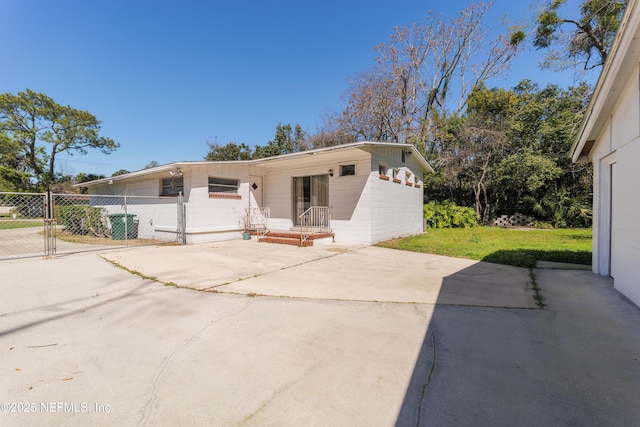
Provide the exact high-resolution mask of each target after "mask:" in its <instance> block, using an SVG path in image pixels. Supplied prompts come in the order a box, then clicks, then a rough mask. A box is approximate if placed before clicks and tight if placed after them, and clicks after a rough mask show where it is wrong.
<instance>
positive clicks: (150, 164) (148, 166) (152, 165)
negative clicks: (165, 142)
mask: <svg viewBox="0 0 640 427" xmlns="http://www.w3.org/2000/svg"><path fill="white" fill-rule="evenodd" d="M158 166H160V163H158V162H156V161H155V160H151V161H150V162H149V163H147V164H146V165H144V168H143V169H151V168H157V167H158Z"/></svg>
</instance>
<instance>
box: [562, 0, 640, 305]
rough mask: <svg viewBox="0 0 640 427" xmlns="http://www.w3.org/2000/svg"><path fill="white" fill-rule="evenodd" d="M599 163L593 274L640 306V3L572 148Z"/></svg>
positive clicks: (629, 14)
mask: <svg viewBox="0 0 640 427" xmlns="http://www.w3.org/2000/svg"><path fill="white" fill-rule="evenodd" d="M570 154H571V157H572V160H573V161H574V162H581V161H589V162H592V163H593V169H594V174H593V271H594V272H595V273H596V274H599V275H602V276H611V277H612V278H613V283H614V287H615V288H616V289H618V290H619V291H620V292H621V293H622V294H624V295H625V296H626V297H628V298H629V299H630V300H632V301H633V302H634V303H635V304H637V305H640V191H638V187H637V186H638V184H639V183H640V166H639V165H638V163H639V162H640V4H639V3H638V0H630V1H629V3H628V5H627V9H626V11H625V13H624V15H623V18H622V21H621V23H620V27H619V29H618V32H617V34H616V37H615V39H614V42H613V45H612V47H611V50H610V52H609V56H608V57H607V60H606V62H605V64H604V66H603V69H602V72H601V74H600V78H599V79H598V83H597V84H596V87H595V91H594V94H593V97H592V98H591V101H590V103H589V106H588V108H587V112H586V116H585V120H584V122H583V124H582V127H581V129H580V132H579V134H578V138H577V139H576V141H575V142H574V144H573V146H572V148H571V152H570Z"/></svg>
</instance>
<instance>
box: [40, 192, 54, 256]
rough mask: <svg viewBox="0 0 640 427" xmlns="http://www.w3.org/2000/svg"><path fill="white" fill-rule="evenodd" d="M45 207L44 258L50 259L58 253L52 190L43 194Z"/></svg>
mask: <svg viewBox="0 0 640 427" xmlns="http://www.w3.org/2000/svg"><path fill="white" fill-rule="evenodd" d="M43 199H44V200H43V208H44V258H45V259H50V258H51V257H52V256H53V255H55V253H56V217H55V213H54V206H53V194H52V193H51V191H49V190H47V192H46V193H45V194H44V196H43Z"/></svg>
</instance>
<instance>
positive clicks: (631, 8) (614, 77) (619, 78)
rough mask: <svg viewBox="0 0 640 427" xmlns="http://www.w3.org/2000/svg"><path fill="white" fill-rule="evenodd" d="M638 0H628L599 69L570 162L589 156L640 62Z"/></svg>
mask: <svg viewBox="0 0 640 427" xmlns="http://www.w3.org/2000/svg"><path fill="white" fill-rule="evenodd" d="M638 1H639V0H629V3H628V4H627V8H626V10H625V12H624V15H623V17H622V20H621V21H620V26H619V27H618V31H617V32H616V36H615V38H614V41H613V44H612V46H611V50H610V51H609V55H608V57H607V60H606V62H605V64H604V66H603V68H602V71H601V73H600V77H599V78H598V82H597V83H596V87H595V90H594V92H593V95H592V97H591V100H590V102H589V105H588V106H587V110H586V113H585V117H584V119H583V121H582V125H581V127H580V130H579V132H578V136H577V138H576V139H575V141H574V142H573V144H572V146H571V149H570V151H569V155H570V157H571V160H572V161H573V162H580V161H587V160H592V159H591V152H592V150H593V147H594V145H595V142H596V140H597V138H598V137H599V135H600V133H601V132H602V130H603V127H604V126H605V125H606V123H607V121H608V120H609V117H610V115H611V113H612V111H613V108H614V107H615V104H616V102H617V100H618V99H619V98H620V96H621V94H622V90H623V89H624V85H625V84H626V83H627V81H628V79H629V76H630V75H631V73H632V72H633V71H634V70H635V69H636V67H637V64H638V62H639V61H640V8H639V7H638V6H639V3H638Z"/></svg>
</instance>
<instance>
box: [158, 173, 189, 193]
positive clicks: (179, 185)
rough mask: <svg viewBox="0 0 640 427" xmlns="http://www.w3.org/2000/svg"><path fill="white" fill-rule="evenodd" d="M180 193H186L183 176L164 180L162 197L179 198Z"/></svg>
mask: <svg viewBox="0 0 640 427" xmlns="http://www.w3.org/2000/svg"><path fill="white" fill-rule="evenodd" d="M180 192H184V180H183V179H182V177H181V176H178V177H174V178H163V179H162V183H161V189H160V195H161V196H177V195H178V193H180Z"/></svg>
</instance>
